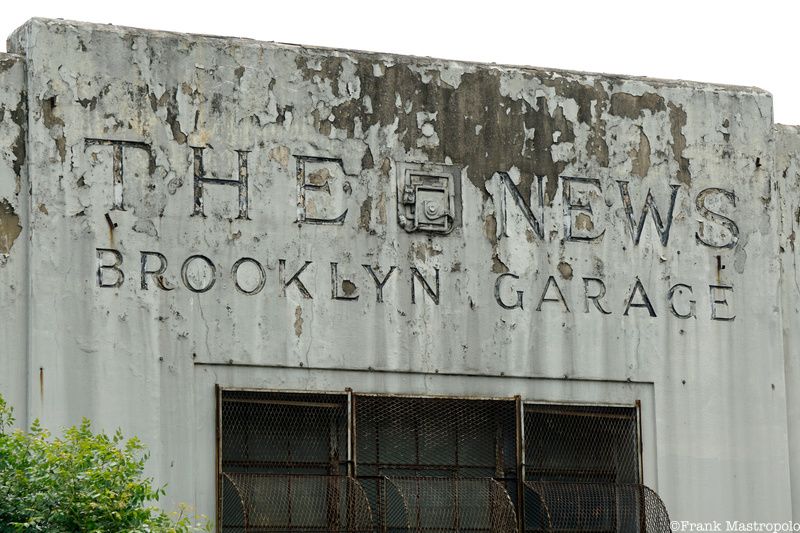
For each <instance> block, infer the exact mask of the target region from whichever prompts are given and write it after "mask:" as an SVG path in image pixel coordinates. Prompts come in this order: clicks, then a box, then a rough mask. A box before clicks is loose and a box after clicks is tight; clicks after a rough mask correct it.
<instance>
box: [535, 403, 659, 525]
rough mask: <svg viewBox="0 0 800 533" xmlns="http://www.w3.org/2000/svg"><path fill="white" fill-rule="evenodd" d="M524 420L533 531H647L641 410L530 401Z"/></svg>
mask: <svg viewBox="0 0 800 533" xmlns="http://www.w3.org/2000/svg"><path fill="white" fill-rule="evenodd" d="M524 423H525V481H526V483H525V520H524V523H525V529H526V531H597V532H628V531H630V532H636V531H639V530H640V525H641V524H640V523H639V522H640V518H641V517H642V516H643V513H641V512H640V507H641V506H642V505H641V504H642V503H643V502H642V501H640V500H642V498H643V496H644V495H643V494H641V493H640V491H639V490H638V489H637V488H636V487H641V485H639V483H640V463H639V425H638V421H637V411H636V409H635V408H633V407H631V408H626V407H602V406H566V405H547V404H527V405H525V407H524ZM641 530H642V531H645V529H641Z"/></svg>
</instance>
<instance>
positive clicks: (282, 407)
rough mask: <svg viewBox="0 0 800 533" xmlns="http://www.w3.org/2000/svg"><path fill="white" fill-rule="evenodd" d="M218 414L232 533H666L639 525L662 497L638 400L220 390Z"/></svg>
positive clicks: (226, 518) (223, 504) (224, 518)
mask: <svg viewBox="0 0 800 533" xmlns="http://www.w3.org/2000/svg"><path fill="white" fill-rule="evenodd" d="M219 409H220V411H219V413H220V426H219V431H220V435H219V451H218V453H219V473H220V475H219V495H220V497H219V500H218V501H219V509H218V519H219V524H220V530H221V531H223V532H225V533H228V532H239V531H244V532H255V531H259V532H261V531H309V532H310V531H353V532H357V531H364V532H367V531H370V532H371V531H387V532H388V531H423V530H424V531H443V532H444V531H464V530H469V531H476V532H480V531H509V532H512V531H513V532H516V531H520V527H522V528H523V530H524V531H589V530H591V531H609V532H611V531H614V532H622V531H662V529H658V528H657V527H660V526H661V524H660V522H658V523H656V526H657V527H656V529H652V528H642V527H641V526H642V525H643V524H644V525H646V522H647V520H646V519H649V518H648V516H646V513H645V504H647V505H651V506H652V505H656V504H660V500H658V499H657V498H658V497H657V496H655V494H654V493H653V496H652V497H651V496H649V493H648V494H646V493H645V492H644V491H643V486H642V485H640V484H639V483H640V470H641V466H640V461H639V452H638V450H639V430H638V420H637V410H636V408H634V407H599V406H592V407H581V406H564V405H549V404H523V403H522V401H521V400H520V399H518V398H507V399H465V398H451V397H446V398H445V397H407V396H390V395H374V394H354V393H346V394H341V393H336V394H321V393H290V392H269V391H234V390H225V391H220V393H219ZM523 435H524V438H522V437H523ZM648 497H649V500H648V499H647V498H648ZM648 502H650V503H648ZM653 502H655V503H653ZM517 509H522V510H523V512H522V513H519V514H518V513H517ZM653 513H655V511H652V512H650V514H653ZM656 514H657V513H656ZM664 516H666V513H665V512H664ZM667 527H668V522H667ZM663 531H668V529H666V530H663Z"/></svg>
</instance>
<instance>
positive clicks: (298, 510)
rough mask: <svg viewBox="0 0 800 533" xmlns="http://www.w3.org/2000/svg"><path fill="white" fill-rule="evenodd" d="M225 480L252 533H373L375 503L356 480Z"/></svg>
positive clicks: (257, 477) (268, 477) (233, 477)
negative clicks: (267, 532) (373, 505)
mask: <svg viewBox="0 0 800 533" xmlns="http://www.w3.org/2000/svg"><path fill="white" fill-rule="evenodd" d="M223 478H224V479H225V481H226V484H227V485H228V486H229V487H231V488H232V489H233V490H234V491H235V493H236V497H237V498H238V499H239V502H240V507H239V509H236V510H235V511H234V510H232V512H234V513H235V515H236V517H237V518H239V519H240V522H241V526H240V529H241V530H243V531H245V532H246V533H250V532H266V531H269V532H283V531H287V532H288V531H291V532H298V533H303V532H316V531H335V532H352V533H362V532H363V533H368V532H369V533H371V532H372V531H373V523H372V511H371V509H370V506H369V502H368V501H367V497H366V495H365V493H364V490H363V489H362V488H361V485H359V483H358V482H357V481H356V480H354V479H353V478H350V477H347V476H297V475H285V474H243V473H230V474H223Z"/></svg>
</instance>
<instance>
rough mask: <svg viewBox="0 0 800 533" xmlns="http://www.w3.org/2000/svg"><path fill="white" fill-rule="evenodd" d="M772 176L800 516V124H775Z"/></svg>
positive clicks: (798, 514)
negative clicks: (778, 210)
mask: <svg viewBox="0 0 800 533" xmlns="http://www.w3.org/2000/svg"><path fill="white" fill-rule="evenodd" d="M775 155H776V157H775V176H776V185H777V187H778V188H777V190H778V193H779V194H778V197H779V198H780V207H781V231H780V254H781V310H782V312H783V339H784V348H783V352H784V360H785V371H786V406H787V416H788V420H789V424H788V429H789V443H788V444H789V457H790V460H791V463H790V468H791V475H792V509H794V511H795V519H797V518H798V517H800V327H798V326H800V271H798V266H800V261H798V254H800V249H798V247H797V246H796V244H795V241H796V239H797V232H798V231H800V197H798V194H800V127H798V126H783V125H778V126H776V130H775Z"/></svg>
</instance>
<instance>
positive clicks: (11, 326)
mask: <svg viewBox="0 0 800 533" xmlns="http://www.w3.org/2000/svg"><path fill="white" fill-rule="evenodd" d="M25 102H26V96H25V64H24V62H23V60H22V58H21V57H19V56H14V55H10V54H0V339H2V341H0V369H2V370H0V392H2V393H3V395H4V396H5V398H6V400H7V401H8V402H9V403H10V404H11V405H13V406H14V408H15V413H14V414H15V416H16V417H17V418H18V422H19V423H21V424H24V423H25V421H26V419H27V405H28V399H27V396H26V390H27V389H26V387H25V382H26V380H27V366H26V365H27V357H26V354H27V331H28V328H27V315H28V308H27V302H28V298H27V296H28V295H27V290H28V276H27V265H28V243H27V241H28V224H27V221H28V190H27V189H28V180H27V175H26V172H25V171H26V166H25V125H26V121H27V113H26V109H25Z"/></svg>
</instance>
